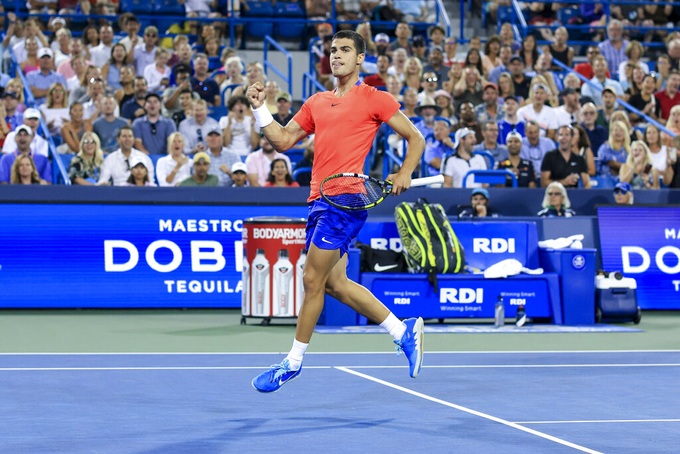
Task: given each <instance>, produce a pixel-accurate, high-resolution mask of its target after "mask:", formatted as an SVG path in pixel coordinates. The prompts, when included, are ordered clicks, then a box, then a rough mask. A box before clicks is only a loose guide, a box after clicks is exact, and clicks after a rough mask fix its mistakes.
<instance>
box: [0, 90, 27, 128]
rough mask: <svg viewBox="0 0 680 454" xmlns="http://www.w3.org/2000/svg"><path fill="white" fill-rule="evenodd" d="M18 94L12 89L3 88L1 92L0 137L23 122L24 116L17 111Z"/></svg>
mask: <svg viewBox="0 0 680 454" xmlns="http://www.w3.org/2000/svg"><path fill="white" fill-rule="evenodd" d="M17 107H19V96H17V94H16V93H15V92H13V91H10V90H7V89H5V91H4V92H3V93H2V100H0V124H1V122H2V121H4V122H5V124H4V125H2V128H0V129H1V131H0V137H4V136H5V134H7V133H8V132H10V131H14V130H15V129H16V128H17V126H19V125H21V124H23V123H24V116H23V114H22V113H20V112H18V110H17Z"/></svg>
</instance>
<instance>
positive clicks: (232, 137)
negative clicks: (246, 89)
mask: <svg viewBox="0 0 680 454" xmlns="http://www.w3.org/2000/svg"><path fill="white" fill-rule="evenodd" d="M249 106H250V103H249V102H248V99H247V98H246V97H245V96H232V97H231V99H229V103H228V104H227V108H228V109H229V114H228V115H226V116H224V117H222V118H220V122H219V127H220V128H221V129H223V133H224V146H225V147H227V149H228V150H229V151H231V152H232V153H235V154H236V155H237V156H248V154H250V152H251V151H253V149H254V148H255V147H256V146H257V144H258V142H259V134H260V130H259V128H258V127H257V125H256V124H255V118H254V117H253V116H251V115H250V114H249V108H248V107H249Z"/></svg>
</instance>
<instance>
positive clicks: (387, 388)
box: [0, 351, 680, 453]
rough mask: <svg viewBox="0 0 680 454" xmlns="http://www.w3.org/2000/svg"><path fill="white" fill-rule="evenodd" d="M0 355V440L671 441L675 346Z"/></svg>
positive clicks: (278, 448) (6, 444) (132, 443)
mask: <svg viewBox="0 0 680 454" xmlns="http://www.w3.org/2000/svg"><path fill="white" fill-rule="evenodd" d="M281 358H282V356H281V355H280V354H273V353H272V354H44V355H43V354H7V355H0V402H1V403H2V411H1V412H0V452H3V453H4V452H7V453H35V452H50V453H80V452H95V453H175V452H177V453H231V452H239V453H260V452H263V453H274V452H286V451H291V452H323V453H336V452H338V453H340V452H342V453H347V452H356V453H383V452H387V453H394V452H435V453H449V452H451V453H452V452H457V453H458V452H459V453H520V452H521V453H562V452H565V453H566V452H589V453H595V452H611V453H641V452H648V453H671V452H674V453H675V452H678V446H680V395H679V394H680V393H678V392H677V383H678V378H677V377H678V375H679V372H680V351H659V352H649V351H645V352H642V351H631V352H508V353H498V352H493V353H485V352H463V353H460V352H456V353H427V354H426V356H425V365H424V367H423V370H422V371H421V375H420V376H419V377H418V378H417V379H410V378H409V377H408V369H407V367H406V360H405V358H404V357H403V356H401V357H396V356H395V355H394V354H388V353H385V354H376V353H369V354H356V353H352V354H345V353H335V354H329V353H319V354H314V353H310V354H308V355H307V357H306V359H305V364H304V370H303V372H302V373H301V374H300V378H299V379H297V380H295V381H293V382H291V383H289V384H287V385H285V386H284V387H283V388H282V389H281V390H280V391H279V392H278V393H275V394H270V395H265V394H259V393H257V392H256V391H255V390H254V389H253V388H252V387H251V385H250V381H251V379H252V377H253V376H255V375H256V374H257V373H258V372H259V371H261V370H262V369H263V367H264V366H267V365H269V364H271V363H274V362H278V361H280V359H281Z"/></svg>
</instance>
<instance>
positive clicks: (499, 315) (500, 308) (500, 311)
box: [494, 295, 505, 328]
mask: <svg viewBox="0 0 680 454" xmlns="http://www.w3.org/2000/svg"><path fill="white" fill-rule="evenodd" d="M503 325H505V305H504V304H503V295H498V300H497V301H496V310H495V311H494V326H495V327H496V328H500V327H501V326H503Z"/></svg>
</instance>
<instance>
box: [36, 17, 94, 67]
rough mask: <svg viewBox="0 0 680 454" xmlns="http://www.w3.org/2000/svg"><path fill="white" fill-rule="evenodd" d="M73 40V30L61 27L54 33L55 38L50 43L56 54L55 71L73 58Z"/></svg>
mask: <svg viewBox="0 0 680 454" xmlns="http://www.w3.org/2000/svg"><path fill="white" fill-rule="evenodd" d="M71 39H72V35H71V30H69V29H68V28H66V27H59V30H57V31H56V32H54V38H53V40H52V42H51V43H50V49H52V51H53V52H54V66H55V69H56V68H58V67H59V65H60V64H62V63H63V62H65V61H66V60H68V59H70V58H71ZM40 47H42V46H40ZM80 57H82V55H80ZM83 58H84V57H83Z"/></svg>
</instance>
